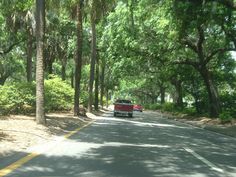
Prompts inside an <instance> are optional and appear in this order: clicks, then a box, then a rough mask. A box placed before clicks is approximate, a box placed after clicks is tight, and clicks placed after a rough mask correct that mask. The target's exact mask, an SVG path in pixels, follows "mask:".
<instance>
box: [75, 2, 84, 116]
mask: <svg viewBox="0 0 236 177" xmlns="http://www.w3.org/2000/svg"><path fill="white" fill-rule="evenodd" d="M82 6H83V1H82V0H81V1H80V2H79V4H78V5H77V51H76V59H75V95H74V115H75V116H79V100H80V99H79V97H80V80H81V69H82V45H83V21H82Z"/></svg>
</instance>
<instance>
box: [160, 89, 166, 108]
mask: <svg viewBox="0 0 236 177" xmlns="http://www.w3.org/2000/svg"><path fill="white" fill-rule="evenodd" d="M165 91H166V89H165V87H163V86H161V87H160V94H161V104H164V103H165Z"/></svg>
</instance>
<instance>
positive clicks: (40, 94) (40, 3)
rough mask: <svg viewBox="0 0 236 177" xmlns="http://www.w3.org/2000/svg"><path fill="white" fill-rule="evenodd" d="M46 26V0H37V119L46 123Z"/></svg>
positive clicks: (40, 122)
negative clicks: (44, 65) (44, 63)
mask: <svg viewBox="0 0 236 177" xmlns="http://www.w3.org/2000/svg"><path fill="white" fill-rule="evenodd" d="M44 26H45V0H36V50H37V51H36V52H37V58H36V121H37V123H39V124H44V125H45V124H46V118H45V115H44V67H43V61H44V56H43V50H44Z"/></svg>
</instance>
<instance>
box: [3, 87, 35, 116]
mask: <svg viewBox="0 0 236 177" xmlns="http://www.w3.org/2000/svg"><path fill="white" fill-rule="evenodd" d="M34 110H35V84H31V83H13V84H11V85H4V86H1V87H0V114H11V113H29V112H32V111H34Z"/></svg>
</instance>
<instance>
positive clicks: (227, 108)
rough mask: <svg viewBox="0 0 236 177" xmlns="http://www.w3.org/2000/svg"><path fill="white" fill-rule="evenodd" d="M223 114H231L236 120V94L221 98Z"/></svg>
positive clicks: (227, 94)
mask: <svg viewBox="0 0 236 177" xmlns="http://www.w3.org/2000/svg"><path fill="white" fill-rule="evenodd" d="M220 100H221V105H222V110H223V111H222V112H223V113H224V112H227V113H229V114H230V115H231V116H232V117H234V118H236V93H235V92H234V93H231V94H229V93H225V94H223V95H221V96H220Z"/></svg>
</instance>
